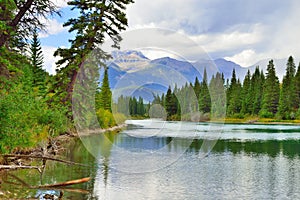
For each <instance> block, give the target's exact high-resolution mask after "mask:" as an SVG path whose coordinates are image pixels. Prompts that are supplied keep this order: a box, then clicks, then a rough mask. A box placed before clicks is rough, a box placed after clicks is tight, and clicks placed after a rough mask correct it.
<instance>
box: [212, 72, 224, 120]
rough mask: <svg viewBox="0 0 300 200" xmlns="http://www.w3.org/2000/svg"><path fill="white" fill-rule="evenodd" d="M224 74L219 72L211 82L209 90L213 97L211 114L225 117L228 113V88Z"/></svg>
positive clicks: (216, 116)
mask: <svg viewBox="0 0 300 200" xmlns="http://www.w3.org/2000/svg"><path fill="white" fill-rule="evenodd" d="M224 83H225V79H224V74H223V73H222V74H220V73H219V72H217V74H216V76H213V77H212V78H211V80H210V83H209V92H210V97H211V103H212V105H211V115H212V117H215V118H224V117H225V114H226V90H225V86H224Z"/></svg>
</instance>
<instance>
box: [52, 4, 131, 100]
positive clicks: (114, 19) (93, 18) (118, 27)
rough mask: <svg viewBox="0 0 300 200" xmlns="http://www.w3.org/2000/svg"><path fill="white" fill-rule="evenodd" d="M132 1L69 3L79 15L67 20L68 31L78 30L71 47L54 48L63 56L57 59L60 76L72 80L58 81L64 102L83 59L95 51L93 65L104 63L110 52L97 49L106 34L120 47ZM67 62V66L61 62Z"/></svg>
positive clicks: (70, 92)
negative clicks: (126, 10) (122, 32)
mask: <svg viewBox="0 0 300 200" xmlns="http://www.w3.org/2000/svg"><path fill="white" fill-rule="evenodd" d="M130 3H133V1H132V0H116V1H110V0H102V1H94V0H80V1H78V0H72V1H69V2H68V5H70V6H72V10H75V9H77V10H78V11H79V13H80V14H79V16H78V17H77V18H71V19H69V20H68V22H66V23H65V24H64V26H70V29H69V32H75V33H76V36H75V38H74V39H72V40H69V41H70V42H71V46H70V48H64V49H63V48H59V49H58V50H57V51H56V52H55V54H54V55H55V56H60V57H61V59H60V60H59V61H58V62H57V64H58V66H59V67H60V68H59V70H58V74H59V76H61V77H62V78H60V80H69V81H68V82H67V83H65V82H59V83H57V84H56V85H58V86H59V87H61V89H60V90H62V91H66V95H65V94H64V93H62V97H61V102H62V103H66V102H69V101H70V100H71V97H72V93H73V90H74V85H75V80H76V77H77V74H78V72H79V71H81V70H80V69H81V68H82V66H83V64H84V60H85V59H86V58H87V57H88V56H89V55H90V53H93V55H91V57H93V59H94V60H93V61H94V65H93V66H99V65H100V66H104V65H105V64H104V62H103V61H104V60H107V59H108V58H109V56H108V55H107V54H106V53H105V52H104V51H102V50H101V49H98V47H99V46H100V45H102V44H103V43H104V40H105V38H106V37H109V38H110V39H111V40H112V42H113V45H112V47H114V48H119V42H120V41H121V37H120V35H119V33H120V31H123V30H125V29H126V27H127V24H128V22H127V18H126V14H125V9H126V6H127V5H128V4H130ZM65 63H66V66H62V65H63V64H65Z"/></svg>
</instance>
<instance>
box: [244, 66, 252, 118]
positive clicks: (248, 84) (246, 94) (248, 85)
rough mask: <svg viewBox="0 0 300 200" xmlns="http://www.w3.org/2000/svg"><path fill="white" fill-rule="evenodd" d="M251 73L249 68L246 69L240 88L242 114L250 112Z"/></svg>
mask: <svg viewBox="0 0 300 200" xmlns="http://www.w3.org/2000/svg"><path fill="white" fill-rule="evenodd" d="M250 94H251V74H250V70H248V71H247V74H246V76H245V78H244V82H243V89H242V97H241V98H242V110H241V113H243V114H251V110H250V108H251V98H252V97H251V96H250Z"/></svg>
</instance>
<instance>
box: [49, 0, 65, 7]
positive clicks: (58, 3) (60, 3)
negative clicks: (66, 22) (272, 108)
mask: <svg viewBox="0 0 300 200" xmlns="http://www.w3.org/2000/svg"><path fill="white" fill-rule="evenodd" d="M52 2H53V3H54V4H55V5H56V6H58V7H59V8H64V7H67V6H68V3H67V2H68V1H67V0H52Z"/></svg>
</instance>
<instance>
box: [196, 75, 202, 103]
mask: <svg viewBox="0 0 300 200" xmlns="http://www.w3.org/2000/svg"><path fill="white" fill-rule="evenodd" d="M200 87H201V86H200V82H199V80H198V77H196V78H195V83H194V91H195V94H196V97H197V99H199V94H200Z"/></svg>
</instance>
